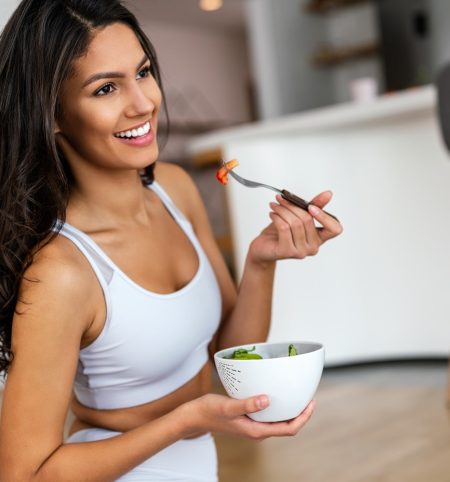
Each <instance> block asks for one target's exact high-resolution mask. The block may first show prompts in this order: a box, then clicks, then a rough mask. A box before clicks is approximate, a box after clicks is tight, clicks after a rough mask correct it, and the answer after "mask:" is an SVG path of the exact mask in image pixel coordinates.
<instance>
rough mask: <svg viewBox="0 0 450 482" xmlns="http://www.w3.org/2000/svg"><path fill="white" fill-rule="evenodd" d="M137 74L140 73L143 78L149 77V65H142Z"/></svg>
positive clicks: (150, 73)
mask: <svg viewBox="0 0 450 482" xmlns="http://www.w3.org/2000/svg"><path fill="white" fill-rule="evenodd" d="M138 75H142V76H143V77H144V78H145V77H149V76H150V75H152V71H151V70H150V65H147V66H146V67H144V68H143V69H142V70H141V71H140V72H139V74H138Z"/></svg>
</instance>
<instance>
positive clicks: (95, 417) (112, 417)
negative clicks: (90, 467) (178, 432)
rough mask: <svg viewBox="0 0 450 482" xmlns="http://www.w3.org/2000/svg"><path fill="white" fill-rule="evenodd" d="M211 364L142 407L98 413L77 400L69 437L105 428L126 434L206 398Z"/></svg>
mask: <svg viewBox="0 0 450 482" xmlns="http://www.w3.org/2000/svg"><path fill="white" fill-rule="evenodd" d="M211 375H212V364H211V362H210V361H208V362H207V363H206V364H205V365H204V366H203V367H202V369H201V370H200V372H199V373H198V374H197V375H195V377H194V378H192V379H191V380H189V381H188V382H187V383H185V384H184V385H183V386H181V387H180V388H178V389H177V390H175V391H174V392H172V393H170V394H169V395H166V396H165V397H162V398H160V399H158V400H154V401H152V402H149V403H145V404H143V405H137V406H134V407H128V408H119V409H113V410H98V409H93V408H88V407H85V406H84V405H81V404H80V403H79V402H78V401H77V400H74V401H73V402H72V411H73V412H74V414H75V416H76V418H75V420H74V422H73V423H72V425H71V427H70V429H69V435H72V434H73V433H75V432H78V431H79V430H83V429H86V428H104V429H107V430H113V431H117V432H127V431H128V430H132V429H133V428H137V427H140V426H141V425H143V424H145V423H147V422H151V421H152V420H155V419H157V418H159V417H161V416H163V415H165V414H167V413H169V412H171V411H172V410H174V409H175V408H177V407H178V406H180V405H181V404H183V403H185V402H188V401H190V400H193V399H195V398H198V397H201V396H202V395H205V394H206V393H208V392H209V391H210V390H211Z"/></svg>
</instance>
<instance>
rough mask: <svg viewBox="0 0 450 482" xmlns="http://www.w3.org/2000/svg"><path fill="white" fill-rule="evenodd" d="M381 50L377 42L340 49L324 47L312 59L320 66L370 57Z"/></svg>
mask: <svg viewBox="0 0 450 482" xmlns="http://www.w3.org/2000/svg"><path fill="white" fill-rule="evenodd" d="M379 51H380V47H379V45H378V44H375V43H368V44H362V45H354V46H350V47H345V48H340V49H337V48H336V49H335V48H332V47H324V48H322V49H320V50H319V51H318V52H317V53H316V54H315V55H314V56H313V58H312V61H313V63H314V64H315V65H318V66H330V65H336V64H340V63H342V62H347V61H350V60H355V59H359V58H363V57H369V56H372V55H375V54H377V53H379Z"/></svg>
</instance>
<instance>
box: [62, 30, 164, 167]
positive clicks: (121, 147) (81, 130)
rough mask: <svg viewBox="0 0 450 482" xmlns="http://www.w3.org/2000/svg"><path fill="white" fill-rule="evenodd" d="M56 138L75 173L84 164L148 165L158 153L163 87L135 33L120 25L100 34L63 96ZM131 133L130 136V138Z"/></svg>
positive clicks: (67, 82)
mask: <svg viewBox="0 0 450 482" xmlns="http://www.w3.org/2000/svg"><path fill="white" fill-rule="evenodd" d="M59 100H60V104H61V108H62V118H61V119H57V131H56V139H57V142H58V144H59V145H60V147H61V148H62V149H63V152H64V154H65V155H66V157H67V159H68V161H69V164H70V165H71V167H72V170H73V171H74V174H75V176H76V173H77V168H78V166H79V165H82V164H86V163H87V164H89V166H91V167H96V168H98V169H100V170H103V169H107V170H110V169H114V170H117V169H119V170H120V169H143V168H144V167H146V166H148V165H149V164H151V163H153V162H154V161H155V160H156V158H157V156H158V145H157V141H156V129H157V116H158V112H159V109H160V106H161V91H160V89H159V87H158V85H157V83H156V81H155V79H154V78H153V76H152V75H151V73H150V61H149V59H148V58H147V56H146V54H145V52H144V50H143V49H142V47H141V44H140V43H139V41H138V39H137V37H136V35H135V34H134V32H133V31H132V30H131V29H130V28H129V27H127V26H126V25H123V24H120V23H116V24H113V25H110V26H108V27H106V28H104V29H103V30H100V31H98V33H96V34H95V36H94V38H93V40H92V42H91V44H90V46H89V49H88V51H87V54H86V55H85V56H83V57H81V58H79V59H77V60H76V61H75V62H74V75H73V76H72V77H71V78H70V79H68V80H67V81H66V82H65V83H64V85H63V89H62V92H61V95H60V98H59ZM130 136H131V137H130Z"/></svg>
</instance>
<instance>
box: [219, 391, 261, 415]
mask: <svg viewBox="0 0 450 482" xmlns="http://www.w3.org/2000/svg"><path fill="white" fill-rule="evenodd" d="M269 405H270V400H269V397H268V396H267V395H258V396H256V397H250V398H244V399H243V400H236V399H233V398H230V399H228V403H227V406H226V409H225V411H226V415H227V417H230V418H236V417H239V416H241V415H245V414H247V413H253V412H259V411H260V410H264V409H265V408H267V407H268V406H269Z"/></svg>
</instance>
